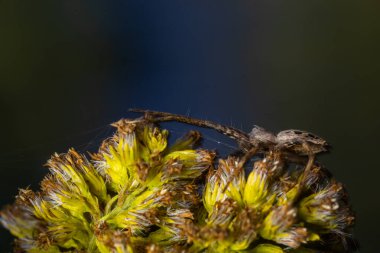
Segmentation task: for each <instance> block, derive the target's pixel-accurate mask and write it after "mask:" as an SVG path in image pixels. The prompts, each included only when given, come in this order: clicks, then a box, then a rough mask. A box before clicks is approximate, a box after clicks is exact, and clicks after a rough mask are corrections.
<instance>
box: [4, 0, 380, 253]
mask: <svg viewBox="0 0 380 253" xmlns="http://www.w3.org/2000/svg"><path fill="white" fill-rule="evenodd" d="M379 12H380V2H379V1H314V0H308V1H301V0H299V1H281V0H278V1H271V0H269V1H268V0H266V1H223V0H218V1H181V0H177V1H159V0H156V1H150V2H148V1H126V0H124V1H98V0H92V1H77V0H76V1H73V0H66V1H47V0H46V1H18V0H1V1H0V115H1V117H0V122H1V124H0V133H1V145H0V175H1V176H0V181H1V182H0V206H4V205H5V204H7V203H12V202H13V200H14V196H15V195H16V194H17V192H18V188H25V187H27V186H30V187H31V188H33V189H37V188H38V183H39V181H40V180H41V179H42V177H43V176H44V175H45V174H46V173H47V169H46V168H45V167H43V164H44V163H45V162H46V160H47V159H48V158H49V157H50V155H51V154H53V153H54V152H58V153H61V152H66V151H67V150H68V148H70V147H74V148H76V149H77V150H79V151H81V152H85V151H96V150H97V147H98V145H99V143H100V142H101V141H102V139H104V138H105V137H107V136H110V135H111V134H112V133H113V131H114V130H113V129H112V128H111V127H109V125H108V124H109V123H111V122H113V121H116V120H118V119H120V118H122V117H134V116H136V115H134V114H131V113H128V112H127V109H128V108H131V107H140V108H147V109H152V110H160V111H167V112H173V113H180V114H188V115H191V116H193V117H197V118H202V119H209V120H213V121H215V122H219V123H222V124H226V125H231V126H234V127H237V128H241V129H243V130H245V131H249V130H250V129H251V128H252V126H253V125H254V124H257V125H259V126H263V127H265V128H267V129H269V130H272V131H274V132H277V131H280V130H282V129H288V128H297V129H304V130H308V131H311V132H314V133H316V134H318V135H320V136H323V137H324V138H326V139H327V140H328V141H329V142H330V143H331V145H332V146H333V150H332V152H331V153H330V154H329V155H324V156H322V157H321V158H320V159H321V160H322V161H323V162H324V163H325V165H326V166H327V167H328V168H329V169H330V170H331V171H332V173H333V174H334V175H335V176H336V177H337V178H338V180H340V181H342V182H344V183H345V185H346V186H347V188H348V191H349V193H350V196H351V199H352V204H353V207H354V209H355V211H356V213H357V226H356V230H355V237H356V238H357V239H358V240H359V241H360V244H361V250H360V252H377V249H378V245H376V244H377V243H376V242H377V240H378V237H379V231H380V227H379V226H380V216H379V215H380V212H379V208H380V203H379V199H380V198H379V194H380V190H379V184H380V179H379V176H380V167H379V162H378V157H377V156H378V155H379V154H378V153H377V152H378V151H379V141H380V138H379V130H380V120H379V109H380V102H379V100H380V98H379V95H380V88H379V85H380V83H379V81H380V71H379V70H380V19H379ZM165 127H167V128H168V129H171V130H173V131H174V134H177V135H181V134H183V133H184V132H185V130H184V128H182V127H183V126H181V125H178V124H166V125H165ZM205 136H206V137H205V144H206V145H208V146H210V147H213V148H216V149H219V150H221V151H222V152H226V153H228V152H230V151H232V150H233V147H231V145H233V142H232V143H231V142H229V141H228V140H225V139H222V140H223V141H222V143H217V142H216V141H215V139H220V138H223V137H222V136H220V135H218V134H215V133H213V132H212V131H205ZM11 241H12V239H11V235H10V234H9V233H8V232H7V231H6V230H4V229H3V228H1V229H0V251H1V252H10V249H11Z"/></svg>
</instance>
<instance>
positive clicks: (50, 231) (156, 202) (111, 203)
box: [0, 119, 354, 253]
mask: <svg viewBox="0 0 380 253" xmlns="http://www.w3.org/2000/svg"><path fill="white" fill-rule="evenodd" d="M113 126H115V127H116V128H117V131H116V133H115V134H114V135H113V136H112V137H111V138H109V139H106V140H104V141H103V143H102V145H101V147H100V148H99V151H98V153H95V154H91V155H90V156H89V157H86V156H85V155H82V154H79V153H77V152H76V151H75V150H74V149H70V150H69V151H68V152H67V153H66V154H54V155H53V156H52V157H51V159H50V160H49V161H48V162H47V167H48V168H49V171H50V173H49V174H48V175H47V176H46V177H45V178H44V179H43V180H42V182H41V190H40V191H38V192H34V191H32V190H30V189H22V190H20V192H19V195H18V196H17V197H16V201H15V203H14V204H13V205H10V206H7V207H5V208H4V209H3V210H2V212H1V213H0V221H1V223H2V225H3V226H4V227H5V228H7V229H8V230H9V231H10V232H11V233H12V234H13V235H14V236H15V237H16V239H15V242H14V252H32V253H34V252H41V253H56V252H100V253H111V252H112V253H114V252H115V253H127V252H128V253H131V252H149V253H158V252H194V253H196V252H252V253H283V252H292V253H313V252H314V253H316V252H349V247H350V246H349V241H350V237H351V230H352V225H353V223H354V217H353V214H352V211H351V209H350V206H349V203H348V198H347V193H346V191H345V189H344V187H343V186H342V184H341V183H339V182H337V181H336V180H335V179H334V178H333V177H332V176H331V175H330V173H328V171H327V170H326V169H325V168H323V167H322V166H321V165H320V164H318V163H317V162H314V161H313V162H312V163H311V164H310V163H307V161H306V163H305V160H302V159H300V162H298V163H297V162H295V161H292V162H290V161H288V160H287V159H286V158H284V155H283V153H282V152H281V151H276V150H266V151H265V152H261V153H260V154H256V155H254V156H252V157H248V159H247V156H241V155H230V156H228V157H226V158H225V159H219V160H218V161H217V160H216V159H215V157H216V155H215V152H214V151H210V150H205V149H198V148H194V147H197V146H195V144H197V142H198V140H199V139H200V133H198V132H196V131H190V132H189V133H188V134H187V135H185V136H184V137H183V138H181V139H179V140H177V141H176V142H174V144H173V145H169V144H168V134H169V132H168V131H167V130H163V129H161V128H160V127H159V126H158V125H157V124H154V123H152V122H149V121H146V120H127V119H122V120H120V121H118V122H116V123H114V124H113Z"/></svg>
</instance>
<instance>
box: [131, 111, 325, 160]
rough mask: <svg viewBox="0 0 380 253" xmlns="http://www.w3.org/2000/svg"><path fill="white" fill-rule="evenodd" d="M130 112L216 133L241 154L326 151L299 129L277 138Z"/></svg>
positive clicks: (174, 116) (209, 123)
mask: <svg viewBox="0 0 380 253" xmlns="http://www.w3.org/2000/svg"><path fill="white" fill-rule="evenodd" d="M131 111H133V112H140V113H144V118H145V119H147V120H150V121H152V122H163V121H178V122H182V123H186V124H190V125H195V126H200V127H206V128H211V129H215V130H216V131H218V132H220V133H222V134H224V135H226V136H229V137H231V138H232V139H235V140H236V141H237V142H238V143H239V145H240V147H241V148H242V149H243V151H246V152H247V151H249V150H251V149H253V148H259V149H277V150H285V151H289V152H292V153H296V154H297V155H301V156H311V155H315V154H318V153H321V152H325V151H327V150H328V144H327V142H326V141H325V140H324V139H322V138H321V137H318V136H316V135H315V134H312V133H309V132H306V131H301V130H293V129H289V130H284V131H281V132H279V133H278V134H277V135H275V134H273V133H272V132H270V131H267V130H265V129H264V128H262V127H259V126H254V127H253V129H252V130H251V132H250V133H249V134H247V133H245V132H243V131H241V130H239V129H236V128H233V127H228V126H224V125H221V124H218V123H215V122H212V121H208V120H200V119H194V118H191V117H188V116H183V115H177V114H172V113H166V112H157V111H148V110H142V109H131Z"/></svg>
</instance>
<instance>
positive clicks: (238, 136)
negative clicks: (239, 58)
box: [129, 109, 253, 151]
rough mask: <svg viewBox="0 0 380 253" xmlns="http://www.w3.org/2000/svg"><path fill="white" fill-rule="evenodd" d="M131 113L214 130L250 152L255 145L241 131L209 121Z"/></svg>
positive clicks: (148, 118)
mask: <svg viewBox="0 0 380 253" xmlns="http://www.w3.org/2000/svg"><path fill="white" fill-rule="evenodd" d="M129 111H131V112H137V113H144V117H145V118H146V119H147V120H149V121H152V122H165V121H177V122H181V123H185V124H189V125H193V126H199V127H204V128H210V129H214V130H216V131H217V132H219V133H221V134H223V135H226V136H228V137H230V138H232V139H234V140H236V141H237V142H238V143H239V145H241V147H242V149H244V150H245V151H248V150H249V149H251V148H252V146H253V143H252V142H251V141H250V139H249V135H248V134H247V133H245V132H243V131H241V130H239V129H236V128H233V127H228V126H224V125H221V124H218V123H215V122H212V121H209V120H201V119H194V118H191V117H187V116H184V115H179V114H173V113H167V112H158V111H150V110H144V109H129Z"/></svg>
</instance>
